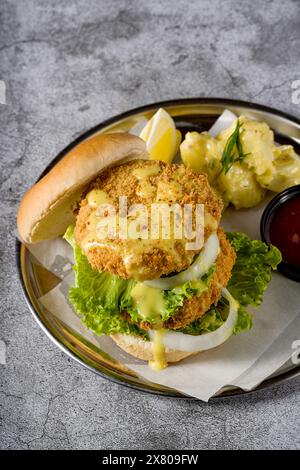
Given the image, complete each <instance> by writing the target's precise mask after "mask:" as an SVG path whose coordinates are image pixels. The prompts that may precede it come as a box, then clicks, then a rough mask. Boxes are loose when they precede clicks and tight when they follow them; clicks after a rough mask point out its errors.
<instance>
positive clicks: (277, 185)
mask: <svg viewBox="0 0 300 470" xmlns="http://www.w3.org/2000/svg"><path fill="white" fill-rule="evenodd" d="M180 152H181V158H182V160H183V162H184V164H185V165H186V166H187V167H189V168H191V169H193V170H195V171H199V172H205V173H206V174H207V175H208V178H209V182H210V184H211V185H213V186H214V188H215V189H216V190H217V191H218V192H219V193H220V195H221V196H222V198H223V200H224V202H225V204H229V203H231V204H233V205H234V206H235V207H236V208H237V209H240V208H247V207H253V206H255V205H256V204H258V203H259V202H260V201H261V200H262V199H263V198H264V196H265V193H266V191H267V190H270V191H274V192H280V191H283V190H284V189H286V188H288V187H290V186H294V185H296V184H300V158H299V156H298V155H297V154H296V153H295V151H294V148H293V147H292V146H291V145H277V144H276V143H275V141H274V134H273V131H272V130H271V129H270V128H269V126H268V125H267V124H266V123H265V122H259V121H255V120H251V119H248V118H246V117H245V116H240V117H239V118H238V119H236V120H235V121H234V122H233V123H232V124H231V125H230V127H228V128H227V129H225V130H223V131H221V132H220V133H219V134H218V135H217V136H216V137H212V136H211V135H210V134H209V133H208V132H201V133H198V132H188V133H187V134H186V136H185V139H184V141H183V142H182V143H181V145H180Z"/></svg>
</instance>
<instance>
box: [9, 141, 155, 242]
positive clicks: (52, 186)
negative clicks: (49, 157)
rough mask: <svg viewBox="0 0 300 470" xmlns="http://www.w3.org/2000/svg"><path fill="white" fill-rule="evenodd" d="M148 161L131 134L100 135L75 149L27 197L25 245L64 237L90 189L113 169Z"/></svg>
mask: <svg viewBox="0 0 300 470" xmlns="http://www.w3.org/2000/svg"><path fill="white" fill-rule="evenodd" d="M137 158H141V159H145V158H148V154H147V150H146V144H145V142H144V141H143V140H142V139H140V138H139V137H136V136H134V135H131V134H127V133H115V134H98V135H95V136H93V137H91V138H89V139H87V140H85V141H84V142H82V143H80V144H79V145H77V146H76V147H74V148H73V149H72V150H70V152H69V153H68V154H67V155H66V156H65V157H64V158H62V160H60V161H59V162H58V163H57V164H56V165H55V166H54V167H53V168H52V169H51V170H50V171H49V173H47V174H46V175H45V176H44V177H43V178H42V179H41V180H40V181H38V182H37V183H36V184H35V185H34V186H33V187H32V188H31V189H29V191H27V193H26V194H25V196H24V197H23V199H22V201H21V203H20V206H19V210H18V218H17V225H18V232H19V235H20V238H21V240H22V241H24V242H26V243H37V242H40V241H43V240H48V239H51V238H55V237H57V236H60V235H62V234H63V233H64V232H65V231H66V229H67V227H68V226H69V225H70V224H71V223H72V222H73V221H74V214H73V210H74V208H75V206H76V204H77V202H78V201H79V200H80V198H81V195H82V193H83V191H84V190H85V189H86V187H87V185H88V184H89V183H90V182H91V181H92V180H93V179H95V178H96V177H97V176H98V174H99V173H100V172H101V171H103V170H105V169H106V168H108V167H110V166H115V165H118V164H122V163H125V162H127V161H130V160H134V159H137Z"/></svg>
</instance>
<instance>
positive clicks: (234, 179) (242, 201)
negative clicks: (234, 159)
mask: <svg viewBox="0 0 300 470" xmlns="http://www.w3.org/2000/svg"><path fill="white" fill-rule="evenodd" d="M216 189H217V191H218V192H219V193H220V195H221V196H222V198H223V200H224V202H225V204H228V203H231V204H233V205H234V206H235V208H236V209H241V208H243V207H245V208H247V207H253V206H256V204H258V203H260V202H261V201H262V199H263V198H264V196H265V193H266V191H265V189H263V188H262V187H261V186H260V185H259V184H258V182H257V181H256V178H255V176H254V174H253V172H252V171H251V170H249V169H248V168H247V166H246V165H244V164H242V165H240V164H235V165H233V166H232V167H231V168H230V170H229V171H228V172H227V173H226V174H225V173H221V174H220V176H219V177H218V179H217V181H216Z"/></svg>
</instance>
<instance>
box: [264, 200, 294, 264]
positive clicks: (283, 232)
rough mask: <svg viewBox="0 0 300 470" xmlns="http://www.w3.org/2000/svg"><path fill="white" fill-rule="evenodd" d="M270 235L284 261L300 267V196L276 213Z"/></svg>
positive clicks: (286, 203)
mask: <svg viewBox="0 0 300 470" xmlns="http://www.w3.org/2000/svg"><path fill="white" fill-rule="evenodd" d="M269 235H270V241H271V243H272V244H273V245H275V246H277V248H279V250H280V251H281V254H282V258H283V260H284V261H286V262H287V263H288V264H292V265H294V266H297V267H300V195H299V196H295V197H293V198H291V199H288V200H287V201H286V202H284V203H283V204H282V205H281V206H280V207H279V208H278V209H277V210H276V211H275V212H274V214H273V217H272V219H271V222H270V226H269Z"/></svg>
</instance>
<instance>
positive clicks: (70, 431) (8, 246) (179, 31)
mask: <svg viewBox="0 0 300 470" xmlns="http://www.w3.org/2000/svg"><path fill="white" fill-rule="evenodd" d="M299 17H300V2H299V1H298V0H294V1H292V0H288V1H282V0H279V1H259V0H255V1H254V0H252V1H240V2H238V1H236V0H230V1H214V0H205V1H204V0H203V1H193V2H191V1H188V0H186V1H184V0H176V1H172V0H168V1H164V0H158V1H156V0H147V1H142V0H132V1H131V0H127V1H126V0H112V1H108V0H94V1H85V0H83V1H73V2H72V1H68V0H45V1H43V0H36V1H34V0H30V1H29V0H26V1H25V0H9V1H6V0H1V3H0V23H1V24H0V43H1V44H0V79H1V80H3V81H4V82H5V84H6V102H7V104H6V105H4V104H0V139H1V140H0V142H1V144H0V158H1V167H2V168H1V176H0V185H1V193H0V194H1V196H0V201H1V203H0V204H1V224H0V230H1V235H0V242H1V245H0V248H1V269H0V276H1V283H0V295H1V304H0V309H1V317H0V325H1V327H0V340H4V341H5V343H6V346H7V364H6V365H5V366H4V365H0V378H1V379H0V380H1V392H0V394H1V395H0V396H1V399H0V400H1V401H0V407H1V421H0V425H1V436H0V447H1V448H14V449H16V448H18V449H26V448H34V449H41V448H49V449H59V448H68V449H74V448H80V449H90V448H96V449H101V448H111V449H114V448H121V449H126V448H146V449H204V448H209V449H215V448H218V449H222V448H234V449H237V448H244V449H261V448H268V449H275V448H284V449H289V448H295V447H298V448H300V442H299V439H300V438H299V431H300V429H299V428H300V423H299V415H300V394H299V385H300V379H298V380H294V381H293V382H290V383H287V384H285V385H282V386H277V387H275V388H273V389H270V390H268V391H265V392H259V393H257V394H254V395H252V396H247V397H245V398H239V399H227V400H225V399H224V400H218V401H214V402H211V403H210V404H204V403H200V402H194V401H185V400H183V401H178V400H168V399H162V398H159V397H155V396H151V395H143V394H140V393H137V392H134V391H131V390H128V389H127V388H123V387H121V386H118V385H114V384H112V383H110V382H108V381H106V380H104V379H101V378H99V377H97V376H96V375H94V374H92V373H90V372H88V371H86V370H84V369H83V368H82V367H80V366H78V365H76V364H75V363H74V362H73V361H72V360H70V359H69V358H68V357H67V356H66V355H64V354H63V353H62V352H60V350H59V349H58V348H57V347H56V346H54V345H53V344H52V343H51V341H50V340H49V339H48V338H47V337H46V336H45V334H44V333H43V332H42V331H41V330H40V328H39V327H38V326H37V324H36V323H35V321H34V319H33V318H32V316H31V314H30V313H29V311H28V309H27V307H26V305H25V302H24V299H23V296H22V292H21V289H20V286H19V282H18V276H17V273H16V267H15V249H14V245H15V239H14V228H15V215H16V211H17V205H18V202H19V200H20V198H21V196H22V194H23V193H24V190H25V189H26V188H27V187H28V186H30V185H31V184H32V183H33V182H34V181H35V179H36V178H37V176H38V175H39V174H40V173H41V171H42V170H43V168H44V167H45V165H47V164H48V163H49V162H50V160H51V159H52V158H53V157H54V156H55V155H56V153H57V152H58V151H59V150H61V149H62V148H63V147H65V146H66V144H68V143H69V142H70V141H71V140H72V139H74V137H76V136H77V135H79V134H80V133H82V132H83V131H84V130H86V129H88V128H90V127H91V126H94V125H96V124H97V123H99V122H100V121H102V120H103V119H106V118H108V117H110V116H112V115H114V114H116V113H120V112H121V111H124V110H127V109H128V108H131V107H135V106H139V105H143V104H147V103H150V102H152V101H157V100H165V99H169V98H178V97H187V96H220V97H230V98H240V99H245V100H254V101H256V102H259V103H263V104H267V105H272V106H275V107H277V108H279V109H282V110H284V111H288V112H291V113H293V114H295V115H298V116H299V114H300V105H297V104H293V103H292V99H291V94H292V88H291V87H292V82H293V81H294V80H297V79H300V70H299V51H300V36H299V31H300V24H299ZM0 101H1V97H0Z"/></svg>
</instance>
